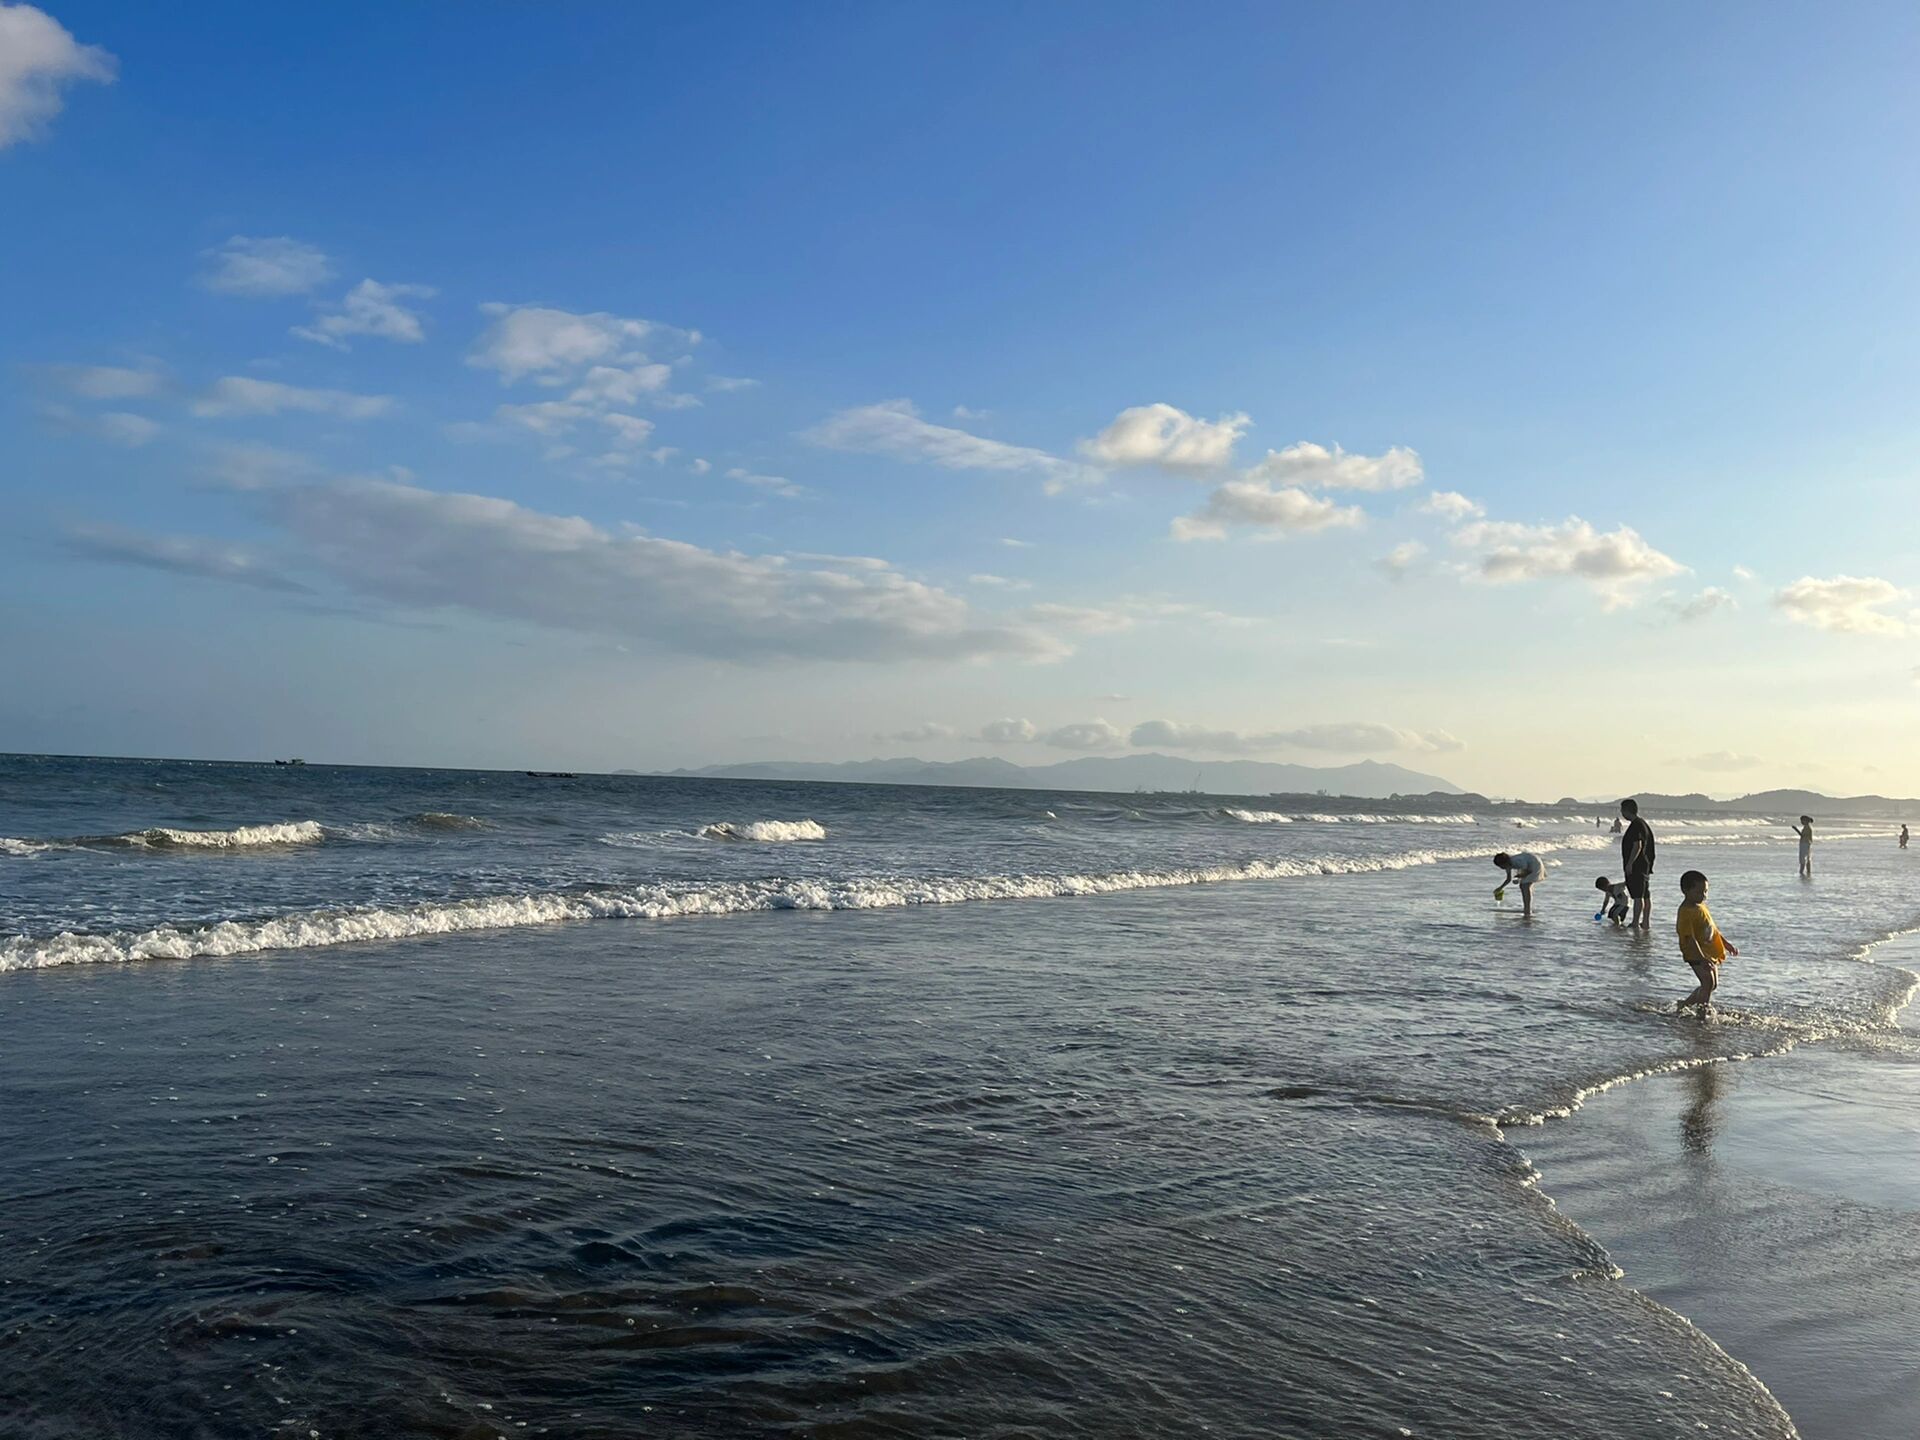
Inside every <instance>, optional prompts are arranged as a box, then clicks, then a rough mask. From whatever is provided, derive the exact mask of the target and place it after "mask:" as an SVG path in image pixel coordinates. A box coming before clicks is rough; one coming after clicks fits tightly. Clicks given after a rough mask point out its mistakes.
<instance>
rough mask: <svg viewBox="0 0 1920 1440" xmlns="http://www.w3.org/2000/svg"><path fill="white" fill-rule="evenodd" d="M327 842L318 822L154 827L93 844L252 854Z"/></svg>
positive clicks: (101, 838) (103, 837)
mask: <svg viewBox="0 0 1920 1440" xmlns="http://www.w3.org/2000/svg"><path fill="white" fill-rule="evenodd" d="M326 838H327V832H326V828H325V827H324V826H322V825H321V824H320V822H319V821H318V820H290V821H285V822H282V823H278V824H273V825H236V826H235V827H234V828H233V829H231V830H175V829H172V828H171V827H169V826H165V825H155V826H153V827H152V828H151V829H147V830H130V831H128V832H127V833H126V834H124V835H104V836H101V837H99V838H98V839H95V840H93V841H92V842H91V843H93V844H106V845H136V846H147V847H150V848H153V849H178V850H250V849H253V848H254V847H256V846H261V845H313V844H317V843H318V842H319V841H321V840H324V839H326ZM83 843H87V842H83Z"/></svg>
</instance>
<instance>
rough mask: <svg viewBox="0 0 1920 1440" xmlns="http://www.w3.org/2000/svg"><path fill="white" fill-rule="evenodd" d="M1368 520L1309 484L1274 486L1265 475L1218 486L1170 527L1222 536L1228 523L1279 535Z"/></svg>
mask: <svg viewBox="0 0 1920 1440" xmlns="http://www.w3.org/2000/svg"><path fill="white" fill-rule="evenodd" d="M1365 520H1366V516H1365V514H1364V513H1363V512H1362V511H1361V510H1360V509H1359V508H1358V507H1357V506H1350V505H1348V506H1342V505H1336V504H1334V503H1333V502H1332V501H1331V500H1327V499H1323V498H1322V497H1320V496H1318V495H1309V494H1307V492H1306V491H1304V490H1296V489H1294V488H1292V487H1288V488H1286V489H1281V490H1275V489H1274V488H1273V487H1272V486H1270V485H1268V484H1267V483H1266V482H1265V481H1260V480H1229V481H1228V482H1227V483H1226V484H1224V485H1221V486H1218V487H1216V488H1215V489H1214V491H1213V493H1212V494H1211V495H1209V496H1208V497H1207V503H1206V504H1205V505H1203V506H1202V507H1201V508H1200V509H1199V510H1198V511H1197V512H1195V513H1194V514H1192V515H1182V516H1180V517H1178V518H1177V519H1176V520H1175V521H1174V522H1173V527H1172V529H1171V531H1170V533H1171V534H1172V536H1173V538H1174V539H1176V540H1221V539H1225V538H1226V534H1227V531H1228V530H1229V529H1231V528H1235V527H1239V528H1245V529H1251V530H1257V531H1260V532H1262V533H1263V537H1264V538H1268V539H1279V538H1281V537H1283V536H1286V535H1300V534H1307V533H1310V532H1312V531H1315V530H1329V529H1338V528H1341V527H1346V526H1354V525H1360V524H1363V523H1365Z"/></svg>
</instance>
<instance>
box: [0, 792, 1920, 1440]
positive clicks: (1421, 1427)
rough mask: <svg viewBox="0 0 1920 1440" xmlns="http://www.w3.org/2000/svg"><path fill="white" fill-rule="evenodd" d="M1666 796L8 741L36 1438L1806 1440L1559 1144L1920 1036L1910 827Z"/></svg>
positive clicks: (5, 1028)
mask: <svg viewBox="0 0 1920 1440" xmlns="http://www.w3.org/2000/svg"><path fill="white" fill-rule="evenodd" d="M1326 803H1327V804H1332V803H1333V802H1326ZM1651 818H1652V819H1653V821H1654V823H1655V826H1656V829H1657V831H1658V832H1659V835H1660V842H1661V865H1660V871H1659V874H1658V876H1657V878H1656V884H1657V887H1658V889H1657V891H1656V893H1657V894H1658V895H1659V896H1660V899H1659V901H1658V904H1657V906H1656V921H1657V924H1656V928H1655V931H1654V933H1653V935H1652V936H1650V937H1641V936H1636V935H1632V934H1628V933H1623V932H1620V931H1616V930H1614V929H1613V928H1612V927H1611V926H1608V925H1603V924H1595V923H1594V922H1593V921H1592V920H1591V918H1590V917H1591V915H1592V913H1593V911H1594V909H1595V908H1596V906H1597V903H1598V896H1597V892H1596V891H1595V890H1594V889H1593V877H1594V876H1595V875H1596V874H1599V873H1601V872H1602V871H1607V872H1609V873H1613V872H1615V871H1617V868H1618V852H1617V849H1616V848H1615V846H1616V840H1615V837H1613V836H1611V835H1608V834H1605V833H1603V832H1601V831H1598V830H1596V828H1595V827H1594V824H1593V816H1592V815H1591V814H1578V813H1560V812H1557V811H1546V810H1533V811H1528V812H1525V813H1485V814H1478V815H1475V814H1469V813H1464V812H1448V811H1432V812H1425V813H1417V812H1413V811H1410V810H1409V809H1408V808H1407V807H1404V806H1395V805H1393V804H1390V803H1381V804H1377V805H1368V806H1365V807H1359V808H1352V807H1349V808H1340V809H1331V810H1321V809H1309V808H1306V807H1303V806H1300V805H1298V804H1297V803H1290V804H1283V803H1282V802H1279V801H1275V800H1265V799H1261V798H1259V797H1200V796H1099V795H1085V794H1050V793H1043V792H1032V793H1029V792H1018V793H1015V792H1001V791H967V790H931V789H905V788H888V787H853V786H823V785H778V784H761V783H744V782H724V781H674V780H663V779H651V778H644V777H621V776H582V777H579V778H578V779H535V778H530V777H526V776H520V775H509V774H495V773H467V772H444V771H402V770H364V769H347V768H335V767H322V766H306V767H298V768H294V767H271V766H251V765H203V764H184V763H175V762H146V761H98V760H87V761H78V760H53V759H38V758H23V757H12V758H0V837H4V838H0V1156H4V1157H5V1159H6V1166H5V1176H4V1180H0V1185H3V1186H4V1194H3V1195H0V1201H3V1202H4V1203H0V1416H4V1417H6V1421H5V1424H6V1426H7V1427H10V1428H8V1429H7V1432H6V1433H8V1434H13V1433H18V1434H21V1435H23V1436H32V1437H56V1436H57V1437H66V1436H76V1437H77V1436H95V1435H100V1434H115V1435H129V1436H145V1435H152V1436H228V1435H232V1436H242V1435H247V1436H252V1435H260V1434H291V1435H312V1434H318V1435H322V1436H328V1437H333V1436H366V1437H374V1436H382V1437H384V1436H394V1435H424V1436H458V1437H479V1436H493V1435H516V1434H535V1433H549V1434H556V1435H568V1436H593V1437H602V1436H604V1437H613V1436H631V1435H640V1434H646V1435H655V1434H658V1435H682V1434H685V1435H729V1436H731V1435H763V1434H764V1435H790V1434H804V1435H822V1436H826V1435H833V1436H893V1435H900V1436H906V1435H915V1436H921V1435H978V1436H1008V1437H1011V1436H1038V1435H1049V1436H1051V1435H1087V1436H1113V1435H1179V1436H1184V1435H1202V1434H1206V1435H1245V1436H1276V1435H1278V1436H1289V1435H1300V1436H1305V1435H1329V1436H1333V1435H1337V1436H1376V1435H1377V1436H1388V1437H1391V1436H1399V1435H1417V1436H1483V1435H1493V1434H1497V1435H1502V1436H1536V1435H1537V1436H1549V1435H1552V1436H1566V1435H1591V1436H1618V1435H1629V1434H1631V1435H1641V1434H1660V1433H1669V1432H1671V1433H1681V1432H1685V1433H1692V1434H1700V1433H1708V1434H1721V1435H1730V1436H1732V1435H1737V1436H1768V1435H1778V1436H1786V1435H1791V1434H1793V1433H1794V1430H1793V1425H1792V1421H1791V1420H1790V1419H1789V1417H1788V1416H1787V1415H1786V1413H1785V1411H1784V1410H1782V1408H1781V1407H1780V1406H1779V1404H1778V1403H1777V1402H1776V1401H1775V1400H1774V1399H1773V1397H1772V1396H1771V1394H1770V1393H1769V1392H1768V1390H1767V1388H1766V1387H1765V1385H1764V1383H1763V1377H1758V1376H1756V1375H1755V1374H1753V1373H1752V1372H1750V1371H1749V1370H1748V1369H1747V1368H1746V1367H1745V1366H1744V1365H1743V1364H1741V1362H1740V1360H1739V1359H1738V1358H1737V1357H1736V1356H1734V1355H1730V1354H1728V1353H1727V1352H1726V1351H1725V1350H1723V1349H1722V1348H1721V1347H1720V1345H1719V1344H1717V1343H1716V1341H1715V1339H1714V1338H1713V1337H1712V1336H1711V1335H1710V1334H1708V1333H1706V1332H1705V1331H1702V1330H1701V1329H1699V1328H1697V1327H1695V1326H1694V1325H1692V1324H1690V1323H1689V1322H1688V1321H1686V1320H1684V1319H1682V1318H1681V1317H1680V1316H1679V1315H1677V1314H1676V1313H1674V1312H1673V1311H1671V1310H1668V1309H1665V1308H1663V1307H1662V1306H1660V1305H1658V1304H1656V1303H1654V1302H1653V1301H1651V1300H1649V1299H1648V1298H1646V1297H1644V1296H1643V1295H1641V1294H1640V1293H1639V1292H1637V1291H1635V1290H1634V1289H1633V1288H1631V1287H1630V1286H1629V1285H1628V1284H1625V1283H1623V1282H1622V1280H1621V1278H1620V1277H1619V1275H1618V1274H1617V1271H1616V1268H1615V1266H1614V1265H1613V1263H1612V1260H1611V1258H1610V1257H1609V1256H1608V1255H1607V1253H1606V1251H1605V1250H1604V1249H1603V1247H1602V1246H1601V1245H1600V1243H1599V1242H1597V1241H1596V1240H1594V1239H1593V1238H1592V1237H1591V1236H1590V1235H1588V1234H1587V1233H1586V1232H1585V1231H1584V1230H1582V1229H1581V1228H1580V1227H1579V1226H1578V1225H1576V1224H1574V1223H1573V1221H1572V1220H1571V1219H1569V1218H1568V1217H1567V1216H1565V1215H1563V1214H1562V1213H1561V1212H1560V1211H1559V1210H1558V1209H1557V1208H1556V1207H1555V1206H1554V1205H1553V1203H1552V1201H1551V1198H1550V1195H1549V1194H1548V1193H1543V1189H1542V1177H1541V1176H1540V1175H1539V1174H1538V1173H1537V1172H1536V1171H1535V1170H1534V1169H1533V1167H1532V1165H1531V1164H1530V1163H1529V1161H1528V1159H1527V1157H1526V1146H1527V1141H1528V1136H1529V1135H1530V1134H1531V1133H1535V1130H1536V1127H1539V1126H1546V1125H1552V1124H1554V1123H1555V1120H1556V1117H1558V1116H1561V1115H1564V1114H1566V1113H1568V1112H1569V1111H1570V1110H1572V1109H1573V1108H1575V1107H1577V1106H1578V1105H1579V1104H1580V1103H1581V1102H1582V1101H1583V1100H1584V1099H1585V1098H1586V1097H1588V1096H1590V1095H1592V1094H1593V1093H1595V1092H1596V1091H1598V1090H1601V1089H1605V1088H1608V1087H1611V1086H1614V1085H1618V1084H1620V1083H1624V1082H1629V1081H1630V1080H1631V1079H1632V1078H1633V1077H1636V1076H1644V1075H1648V1074H1659V1073H1666V1072H1681V1071H1686V1070H1689V1069H1694V1068H1698V1067H1702V1066H1711V1065H1718V1064H1720V1063H1722V1062H1725V1061H1727V1060H1730V1059H1738V1058H1740V1057H1748V1056H1763V1055H1778V1054H1783V1053H1787V1052H1791V1051H1794V1050H1796V1048H1798V1049H1805V1050H1809V1051H1813V1050H1817V1049H1818V1048H1819V1047H1821V1046H1826V1045H1834V1044H1844V1045H1849V1046H1853V1047H1856V1048H1858V1047H1860V1046H1862V1045H1868V1046H1870V1045H1871V1044H1873V1043H1874V1042H1875V1041H1876V1039H1877V1038H1878V1037H1886V1036H1894V1035H1897V1034H1898V1033H1899V1032H1898V1031H1897V1028H1896V1023H1895V1022H1896V1017H1897V1016H1898V1014H1899V1012H1900V1009H1901V1007H1903V1006H1904V1005H1905V1003H1906V1001H1907V999H1908V998H1909V996H1910V995H1911V993H1912V992H1913V989H1914V986H1915V983H1916V980H1915V976H1914V974H1913V972H1911V971H1909V970H1907V969H1905V968H1902V967H1900V966H1899V965H1896V964H1892V963H1877V962H1876V951H1875V948H1874V947H1875V945H1876V943H1877V942H1879V941H1882V940H1884V939H1885V938H1886V937H1887V936H1888V935H1890V934H1893V933H1895V932H1900V931H1904V930H1907V929H1910V928H1912V927H1913V926H1915V925H1916V924H1920V872H1917V871H1916V870H1915V868H1914V858H1913V856H1912V855H1911V854H1902V853H1901V852H1898V851H1897V850H1896V849H1895V848H1894V846H1893V844H1892V841H1891V838H1890V835H1889V827H1887V826H1886V825H1884V824H1878V823H1867V822H1859V823H1851V824H1838V825H1835V826H1832V827H1823V834H1822V839H1821V842H1820V845H1819V848H1818V850H1817V851H1816V874H1815V877H1814V879H1813V880H1812V881H1811V882H1808V881H1803V880H1801V879H1799V878H1798V877H1797V875H1796V874H1795V860H1794V842H1793V840H1792V837H1791V834H1790V833H1789V832H1788V831H1787V830H1786V829H1785V828H1784V826H1783V825H1779V824H1775V823H1771V822H1770V821H1761V820H1753V821H1747V820H1737V821H1729V820H1725V819H1715V820H1696V821H1691V822H1689V821H1688V820H1687V819H1686V818H1685V817H1662V816H1658V815H1655V816H1653V817H1651ZM1776 818H1778V819H1784V818H1785V817H1776ZM1523 847H1524V848H1529V849H1533V850H1534V851H1536V852H1537V853H1539V854H1540V855H1541V856H1542V857H1543V858H1544V859H1545V860H1546V862H1547V864H1548V867H1549V869H1548V879H1547V881H1546V883H1545V884H1544V885H1542V886H1541V887H1540V889H1539V891H1538V893H1537V895H1536V905H1537V907H1538V910H1539V914H1538V915H1537V917H1536V918H1535V919H1534V920H1533V921H1532V922H1531V923H1528V922H1524V921H1523V920H1522V919H1521V918H1520V916H1519V913H1518V906H1517V904H1515V903H1514V901H1513V898H1512V897H1510V898H1509V900H1508V901H1507V903H1506V904H1505V905H1504V906H1501V905H1496V903H1495V901H1494V899H1493V895H1492V891H1493V888H1494V886H1495V884H1497V883H1498V880H1499V872H1498V871H1497V870H1496V869H1495V868H1494V867H1493V866H1492V865H1491V864H1489V863H1488V859H1487V857H1488V856H1489V855H1490V854H1491V853H1492V852H1493V851H1494V850H1496V849H1514V848H1523ZM1694 866H1697V867H1698V868H1701V869H1704V870H1706V871H1707V872H1708V873H1709V874H1710V875H1711V876H1712V878H1713V898H1712V903H1713V906H1714V910H1715V914H1716V915H1717V916H1718V918H1719V919H1720V921H1721V923H1722V926H1723V928H1724V929H1725V930H1726V931H1727V933H1728V934H1729V935H1730V936H1731V937H1732V938H1733V939H1734V940H1735V942H1736V943H1738V944H1739V945H1740V946H1741V948H1742V951H1743V954H1742V956H1741V958H1740V959H1739V960H1737V961H1735V962H1732V963H1731V964H1729V966H1728V967H1727V969H1726V972H1725V976H1724V980H1723V986H1722V996H1721V999H1722V1005H1721V1009H1720V1014H1719V1017H1718V1018H1717V1019H1716V1020H1715V1021H1714V1022H1713V1023H1712V1024H1708V1025H1701V1024H1699V1023H1696V1022H1694V1021H1693V1020H1691V1019H1677V1018H1676V1017H1674V1016H1672V1015H1671V1014H1666V1013H1662V1007H1663V1006H1664V1005H1666V1004H1667V1003H1669V1002H1670V1001H1671V1000H1672V999H1674V998H1676V997H1677V996H1678V995H1680V994H1682V993H1684V992H1685V991H1686V990H1687V989H1689V988H1691V985H1692V980H1691V977H1690V975H1689V974H1688V973H1687V972H1686V970H1685V968H1684V967H1683V966H1682V965H1681V964H1680V962H1679V961H1678V959H1677V956H1676V954H1675V951H1674V942H1673V940H1672V937H1671V915H1672V909H1673V906H1674V904H1676V903H1677V899H1678V897H1677V895H1674V894H1669V893H1668V892H1669V891H1670V890H1671V889H1672V886H1673V882H1674V880H1675V878H1676V877H1677V876H1678V874H1679V873H1680V871H1681V870H1683V869H1686V868H1689V867H1694ZM1546 1179H1547V1188H1548V1189H1549V1190H1550V1184H1551V1176H1548V1177H1546Z"/></svg>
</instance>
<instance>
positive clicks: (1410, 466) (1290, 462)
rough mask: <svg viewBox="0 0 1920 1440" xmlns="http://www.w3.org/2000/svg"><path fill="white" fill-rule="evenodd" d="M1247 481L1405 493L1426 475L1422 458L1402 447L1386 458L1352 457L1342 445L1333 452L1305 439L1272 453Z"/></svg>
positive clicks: (1396, 448) (1313, 487)
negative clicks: (1421, 465)
mask: <svg viewBox="0 0 1920 1440" xmlns="http://www.w3.org/2000/svg"><path fill="white" fill-rule="evenodd" d="M1246 478H1247V479H1249V480H1258V481H1262V482H1265V483H1266V484H1269V485H1301V486H1305V487H1307V488H1309V489H1314V490H1404V489H1406V488H1407V487H1408V486H1409V485H1418V484H1419V483H1420V482H1421V481H1422V480H1424V479H1425V478H1426V472H1425V471H1423V470H1422V469H1421V468H1420V457H1419V456H1418V455H1417V454H1415V453H1414V452H1413V451H1411V450H1408V449H1406V448H1404V447H1402V446H1399V445H1396V446H1394V447H1393V448H1392V449H1391V450H1389V451H1387V453H1386V454H1384V455H1349V454H1348V453H1347V452H1346V451H1345V450H1342V449H1341V448H1340V447H1339V446H1338V445H1336V446H1334V447H1333V448H1332V449H1331V450H1329V449H1327V448H1326V446H1324V445H1315V444H1314V443H1313V442H1312V441H1310V440H1303V441H1301V442H1300V443H1299V444H1298V445H1289V446H1288V447H1287V448H1286V449H1284V450H1269V451H1268V452H1267V458H1266V459H1264V460H1262V461H1261V462H1260V463H1259V464H1258V465H1255V466H1254V467H1253V468H1252V469H1250V470H1248V471H1247V472H1246Z"/></svg>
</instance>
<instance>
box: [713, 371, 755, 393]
mask: <svg viewBox="0 0 1920 1440" xmlns="http://www.w3.org/2000/svg"><path fill="white" fill-rule="evenodd" d="M759 388H760V382H759V381H758V380H749V379H747V378H746V377H745V376H743V375H709V376H708V377H707V389H709V390H714V391H718V392H719V393H721V394H723V395H725V394H729V393H731V392H733V391H735V390H757V389H759Z"/></svg>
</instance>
